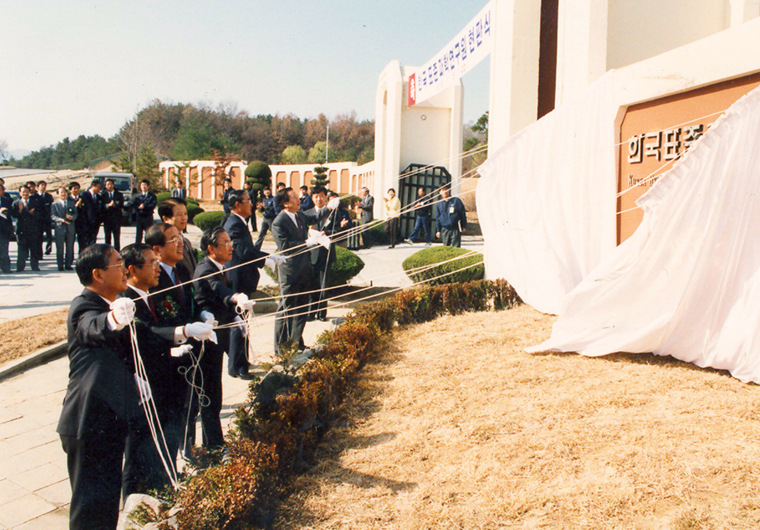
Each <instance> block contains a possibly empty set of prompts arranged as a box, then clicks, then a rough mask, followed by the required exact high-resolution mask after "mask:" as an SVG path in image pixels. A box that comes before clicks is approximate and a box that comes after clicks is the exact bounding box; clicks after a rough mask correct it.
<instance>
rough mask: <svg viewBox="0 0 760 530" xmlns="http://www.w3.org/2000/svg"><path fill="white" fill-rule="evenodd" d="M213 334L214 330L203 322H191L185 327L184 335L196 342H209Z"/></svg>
mask: <svg viewBox="0 0 760 530" xmlns="http://www.w3.org/2000/svg"><path fill="white" fill-rule="evenodd" d="M213 333H214V328H213V327H212V326H211V324H206V323H205V322H192V323H190V324H186V325H185V335H187V336H188V337H192V338H194V339H196V340H209V339H210V338H211V335H212V334H213Z"/></svg>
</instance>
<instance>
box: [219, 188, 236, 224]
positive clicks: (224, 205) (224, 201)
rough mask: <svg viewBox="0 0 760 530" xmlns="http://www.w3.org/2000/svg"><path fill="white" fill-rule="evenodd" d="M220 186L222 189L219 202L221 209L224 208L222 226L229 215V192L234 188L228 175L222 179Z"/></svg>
mask: <svg viewBox="0 0 760 530" xmlns="http://www.w3.org/2000/svg"><path fill="white" fill-rule="evenodd" d="M222 187H223V189H224V191H223V192H222V200H221V201H219V204H221V205H222V209H224V217H222V226H224V225H225V224H226V223H227V219H229V217H230V210H231V208H230V193H232V192H233V191H235V189H234V188H233V187H232V179H231V178H229V177H227V178H225V179H224V181H223V182H222Z"/></svg>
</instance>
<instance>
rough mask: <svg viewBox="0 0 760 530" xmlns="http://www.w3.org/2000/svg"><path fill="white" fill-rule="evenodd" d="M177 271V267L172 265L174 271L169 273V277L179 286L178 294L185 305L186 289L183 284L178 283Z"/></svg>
mask: <svg viewBox="0 0 760 530" xmlns="http://www.w3.org/2000/svg"><path fill="white" fill-rule="evenodd" d="M176 271H177V269H176V268H174V267H172V272H171V274H169V277H170V278H171V279H172V281H173V282H174V285H175V286H176V287H177V296H178V297H179V299H180V300H181V301H182V305H184V304H185V290H184V289H183V288H182V286H181V285H178V284H179V281H178V280H177V272H176Z"/></svg>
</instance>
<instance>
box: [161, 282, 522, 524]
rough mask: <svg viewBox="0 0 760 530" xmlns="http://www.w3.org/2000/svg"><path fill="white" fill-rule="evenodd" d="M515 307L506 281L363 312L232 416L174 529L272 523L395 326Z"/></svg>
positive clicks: (182, 499)
mask: <svg viewBox="0 0 760 530" xmlns="http://www.w3.org/2000/svg"><path fill="white" fill-rule="evenodd" d="M519 303H520V299H519V297H518V296H517V294H516V293H515V291H514V289H513V288H512V287H511V286H510V285H509V284H508V283H507V282H505V281H504V280H497V281H491V280H482V281H476V282H469V283H464V284H448V285H441V286H425V287H420V288H416V289H410V290H406V291H402V292H400V293H398V294H397V295H395V296H394V297H391V298H387V299H385V300H381V301H378V302H372V303H367V304H364V305H362V306H360V307H358V308H357V309H356V310H355V311H354V312H353V313H351V314H350V315H349V316H348V317H347V318H346V321H345V322H344V323H343V324H342V325H341V326H339V327H338V328H337V329H335V330H334V331H329V332H325V333H324V334H323V335H322V336H321V337H320V340H319V342H320V343H321V344H322V347H321V349H319V350H318V352H317V353H316V354H315V355H314V356H313V357H312V359H311V361H310V362H308V363H307V364H305V365H304V366H303V367H302V368H301V369H300V370H299V371H298V374H297V376H293V375H289V374H288V373H279V372H272V373H270V374H269V375H268V376H267V377H265V378H264V379H263V380H262V381H260V382H258V383H253V384H252V385H251V387H250V392H249V398H248V403H247V404H246V405H245V406H243V407H241V408H240V409H238V410H237V412H236V427H235V429H234V432H233V433H232V434H231V437H230V439H229V440H228V457H227V459H225V461H224V462H223V463H219V464H218V465H214V466H213V467H210V468H208V469H206V470H204V471H201V472H199V473H198V474H197V475H196V476H194V477H193V478H192V479H190V480H189V482H188V483H187V485H186V487H185V488H184V489H182V490H181V491H180V492H179V494H178V497H177V499H176V500H177V502H178V503H179V504H180V505H181V506H182V508H183V509H182V511H180V512H179V514H178V515H177V523H178V527H179V528H184V529H190V530H201V529H203V530H207V529H208V530H210V529H214V530H216V529H233V528H247V527H249V526H250V525H260V526H265V525H267V524H269V523H270V522H271V519H272V517H273V514H274V510H275V508H276V505H277V502H278V501H279V500H280V499H281V498H282V495H283V492H284V491H285V487H286V486H287V484H288V480H289V479H290V478H291V477H292V476H293V475H294V474H295V473H298V472H301V471H302V470H304V469H306V468H307V466H309V465H311V464H313V461H312V460H313V458H314V451H315V448H316V446H317V444H318V442H319V440H320V438H321V437H322V434H323V433H324V432H325V430H326V429H328V428H329V427H330V424H331V423H332V422H333V421H334V420H335V419H336V415H337V410H338V407H339V405H340V403H341V402H342V400H343V399H344V397H345V395H346V392H347V390H348V389H349V388H350V387H351V386H352V384H353V382H354V379H355V377H356V374H357V372H358V371H359V369H360V368H361V367H362V365H363V364H364V363H365V362H366V361H367V359H369V358H370V357H371V356H372V355H373V354H374V353H376V352H377V351H378V350H379V348H381V347H382V345H383V343H384V341H385V340H387V339H388V338H389V336H390V332H391V331H392V329H393V327H394V325H395V324H396V323H398V324H400V325H404V324H409V323H417V322H425V321H427V320H431V319H433V318H435V317H436V316H438V315H442V314H459V313H462V312H464V311H484V310H496V311H498V310H502V309H508V308H510V307H512V306H514V305H516V304H519Z"/></svg>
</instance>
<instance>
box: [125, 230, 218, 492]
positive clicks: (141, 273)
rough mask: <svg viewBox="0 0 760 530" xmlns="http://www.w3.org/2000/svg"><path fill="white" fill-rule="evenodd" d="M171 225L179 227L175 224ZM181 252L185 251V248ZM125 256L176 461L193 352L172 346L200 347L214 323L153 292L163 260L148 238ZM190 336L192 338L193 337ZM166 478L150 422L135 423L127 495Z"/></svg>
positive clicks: (143, 349)
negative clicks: (174, 351)
mask: <svg viewBox="0 0 760 530" xmlns="http://www.w3.org/2000/svg"><path fill="white" fill-rule="evenodd" d="M172 230H173V231H176V228H172ZM154 237H155V234H154ZM150 238H151V229H148V233H147V234H146V240H150ZM164 246H166V245H164ZM178 246H179V245H174V247H178ZM177 254H178V255H181V248H179V249H178V252H177ZM165 255H166V256H169V257H168V258H167V259H168V261H170V262H171V261H172V254H170V252H169V251H168V250H166V251H165ZM122 256H123V257H124V264H125V266H126V267H127V270H128V278H127V284H128V288H127V290H126V291H125V292H124V293H123V298H121V299H120V300H125V301H130V302H132V301H133V302H134V306H135V308H136V314H135V329H136V333H137V343H138V345H139V347H140V354H141V358H142V362H143V365H144V367H145V372H146V373H147V383H148V385H149V386H150V389H151V394H152V398H153V401H154V403H155V406H156V410H157V412H158V418H159V421H160V422H161V426H162V429H163V432H164V435H165V436H166V442H167V446H168V448H169V451H168V453H166V454H165V455H164V457H165V458H166V459H168V460H169V461H170V462H171V463H174V462H175V461H176V457H177V453H178V451H179V448H180V445H181V443H182V438H183V434H184V418H185V415H186V414H185V412H184V411H185V410H186V409H185V400H186V399H187V396H188V394H189V385H188V382H187V380H186V379H185V376H184V375H183V374H182V373H180V371H179V370H180V368H187V367H188V366H189V365H190V364H191V362H192V357H191V356H190V355H189V354H187V355H182V356H173V355H172V348H174V347H176V346H178V345H183V344H187V345H188V346H189V347H191V349H192V348H193V347H194V348H196V349H197V348H198V344H199V343H198V342H196V341H202V340H208V339H210V338H211V336H212V334H213V326H212V325H211V324H208V323H205V322H201V321H198V320H200V319H202V316H201V315H200V311H195V312H193V313H189V312H185V311H184V310H183V307H184V306H183V305H182V300H181V298H180V297H179V296H178V295H175V296H174V297H173V298H172V297H166V298H163V299H162V298H161V295H160V294H159V295H156V296H154V295H152V294H151V292H152V291H155V290H156V288H157V286H158V284H159V280H160V277H161V265H160V263H159V260H158V256H157V255H156V253H155V252H154V250H153V249H152V248H151V247H150V246H149V245H148V244H144V243H139V244H132V245H127V246H126V247H124V249H123V250H122ZM175 257H176V256H175ZM170 293H171V291H170ZM211 318H213V315H211ZM188 339H191V340H190V342H188ZM192 339H195V340H192ZM167 484H169V476H168V475H167V474H166V471H165V470H164V467H163V465H162V463H161V460H160V456H159V454H158V452H157V450H156V448H155V446H154V443H153V440H152V437H151V434H150V431H149V430H148V429H147V424H136V425H133V426H132V429H131V430H130V433H129V437H128V440H127V450H126V458H125V464H124V486H123V493H124V496H125V497H126V496H127V495H130V494H132V493H144V492H145V490H146V489H148V488H160V487H162V486H165V485H167Z"/></svg>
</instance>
